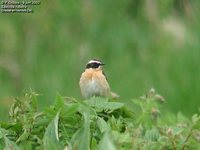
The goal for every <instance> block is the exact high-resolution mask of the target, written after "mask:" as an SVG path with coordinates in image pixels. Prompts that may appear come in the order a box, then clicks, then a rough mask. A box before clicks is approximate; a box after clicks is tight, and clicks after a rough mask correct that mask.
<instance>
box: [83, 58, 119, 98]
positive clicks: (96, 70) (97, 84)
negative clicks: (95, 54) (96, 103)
mask: <svg viewBox="0 0 200 150" xmlns="http://www.w3.org/2000/svg"><path fill="white" fill-rule="evenodd" d="M104 65H105V64H104V63H103V62H102V61H101V60H99V59H91V60H90V61H89V62H88V63H87V64H86V68H85V71H84V72H83V73H82V74H81V77H80V81H79V86H80V90H81V94H82V96H83V98H85V99H89V98H91V97H94V96H95V97H105V98H112V99H116V98H118V97H119V95H118V94H116V93H114V92H112V91H111V89H110V86H109V84H108V81H107V78H106V76H105V73H104V72H103V66H104Z"/></svg>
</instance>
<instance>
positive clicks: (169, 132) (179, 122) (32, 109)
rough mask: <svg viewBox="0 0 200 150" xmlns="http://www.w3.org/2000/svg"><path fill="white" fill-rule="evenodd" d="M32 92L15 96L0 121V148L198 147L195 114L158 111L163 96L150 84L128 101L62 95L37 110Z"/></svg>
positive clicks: (199, 118)
mask: <svg viewBox="0 0 200 150" xmlns="http://www.w3.org/2000/svg"><path fill="white" fill-rule="evenodd" d="M37 96H38V94H36V93H35V92H32V91H30V92H28V93H25V94H24V95H23V96H22V97H20V98H16V99H15V102H14V104H13V105H12V107H11V109H10V121H9V122H1V123H0V149H5V150H12V149H14V150H29V149H36V150H43V149H45V150H74V149H75V150H87V149H88V150H89V149H91V150H92V149H99V150H104V149H109V150H118V149H120V150H129V149H138V150H140V149H142V150H143V149H164V150H165V149H166V150H168V149H169V150H170V149H172V150H177V149H181V150H186V149H199V148H200V116H199V114H195V115H193V116H192V118H191V119H188V118H186V117H185V116H183V115H182V114H181V113H179V114H177V115H175V114H173V113H169V112H168V113H167V112H164V111H162V108H163V106H162V104H163V103H164V98H163V97H162V96H160V95H158V94H157V93H156V92H155V90H154V89H151V90H150V91H149V92H148V93H147V94H146V95H144V96H142V97H141V98H138V99H133V100H130V101H129V102H123V101H112V100H108V99H106V98H100V97H92V98H90V99H88V100H84V101H83V100H76V99H68V98H63V97H62V96H60V95H59V94H58V95H57V96H56V99H55V103H54V105H52V106H49V107H47V108H45V109H44V110H43V111H42V112H38V110H37V99H36V98H37Z"/></svg>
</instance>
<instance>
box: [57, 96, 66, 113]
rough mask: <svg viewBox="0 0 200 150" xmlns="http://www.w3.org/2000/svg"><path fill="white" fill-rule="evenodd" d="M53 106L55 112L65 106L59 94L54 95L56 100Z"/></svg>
mask: <svg viewBox="0 0 200 150" xmlns="http://www.w3.org/2000/svg"><path fill="white" fill-rule="evenodd" d="M54 106H55V109H56V110H59V109H60V108H62V107H64V106H65V102H64V100H63V98H62V96H61V95H60V94H57V95H56V100H55V104H54Z"/></svg>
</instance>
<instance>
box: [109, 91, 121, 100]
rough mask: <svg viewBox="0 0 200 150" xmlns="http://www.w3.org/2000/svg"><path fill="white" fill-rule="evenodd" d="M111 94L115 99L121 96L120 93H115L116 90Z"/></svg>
mask: <svg viewBox="0 0 200 150" xmlns="http://www.w3.org/2000/svg"><path fill="white" fill-rule="evenodd" d="M110 95H111V98H113V99H118V98H119V95H118V94H117V93H115V92H111V93H110Z"/></svg>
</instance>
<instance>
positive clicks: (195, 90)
mask: <svg viewBox="0 0 200 150" xmlns="http://www.w3.org/2000/svg"><path fill="white" fill-rule="evenodd" d="M31 8H33V10H34V13H32V14H5V13H1V14H0V119H1V120H2V119H6V118H7V116H8V109H9V107H10V105H11V104H12V101H13V97H16V96H19V95H20V93H22V91H23V90H24V89H29V88H32V89H33V90H34V91H36V92H38V93H40V94H41V96H40V97H39V104H40V109H41V108H42V107H43V106H45V105H50V104H51V103H52V102H53V100H54V97H55V95H56V93H57V92H59V93H60V94H61V95H63V96H68V97H74V98H79V99H80V98H81V95H80V92H79V86H78V82H79V78H80V75H81V73H82V71H83V70H84V67H85V64H86V63H87V61H88V60H90V59H91V58H99V59H101V60H103V61H104V62H105V63H106V64H107V65H106V66H105V68H104V69H105V73H106V75H107V78H108V80H109V83H110V85H111V88H112V89H113V91H115V92H116V93H118V94H119V95H120V96H121V99H122V100H130V99H132V98H136V97H139V96H141V95H143V94H144V93H145V92H147V91H148V90H149V89H150V88H151V87H153V88H155V89H156V90H157V92H158V93H160V94H161V95H163V96H164V97H165V99H166V104H165V106H166V109H169V110H170V111H174V112H178V111H181V112H183V113H184V114H185V115H192V114H193V113H195V112H197V110H198V107H199V104H200V102H199V98H200V69H199V65H200V50H199V49H200V40H199V39H200V19H199V18H200V11H199V10H200V1H198V0H193V1H190V0H162V1H159V0H151V1H150V0H123V1H122V0H110V1H108V0H76V1H75V0H57V1H41V5H39V6H31Z"/></svg>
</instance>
